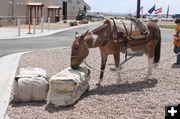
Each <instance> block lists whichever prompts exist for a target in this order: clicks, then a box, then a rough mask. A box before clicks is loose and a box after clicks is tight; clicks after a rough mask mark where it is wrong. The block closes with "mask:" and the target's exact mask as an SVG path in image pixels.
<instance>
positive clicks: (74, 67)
mask: <svg viewBox="0 0 180 119" xmlns="http://www.w3.org/2000/svg"><path fill="white" fill-rule="evenodd" d="M71 68H72V69H74V70H78V69H79V65H71Z"/></svg>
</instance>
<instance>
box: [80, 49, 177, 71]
mask: <svg viewBox="0 0 180 119" xmlns="http://www.w3.org/2000/svg"><path fill="white" fill-rule="evenodd" d="M177 55H180V52H179V53H177V54H176V55H173V56H171V57H169V58H167V59H164V60H161V62H159V63H156V64H153V65H150V66H149V67H153V66H157V65H158V64H161V63H163V62H166V61H168V60H170V59H172V58H174V57H175V56H177ZM125 62H126V61H124V63H125ZM83 63H84V64H85V65H86V66H87V67H88V68H90V69H92V70H96V71H103V72H120V71H121V70H122V69H123V68H124V67H122V64H124V63H121V65H120V66H119V67H120V70H119V71H112V70H100V69H95V68H93V67H92V66H90V65H89V64H87V62H86V59H85V60H84V61H83ZM147 68H148V67H147V66H146V67H143V68H140V69H134V70H128V71H129V72H131V71H140V70H143V69H147Z"/></svg>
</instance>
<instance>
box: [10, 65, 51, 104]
mask: <svg viewBox="0 0 180 119" xmlns="http://www.w3.org/2000/svg"><path fill="white" fill-rule="evenodd" d="M48 88H49V84H48V79H47V74H46V71H45V70H43V69H40V68H20V69H19V75H18V76H16V78H15V81H14V94H13V99H14V100H15V101H17V102H29V101H45V100H46V98H47V92H48Z"/></svg>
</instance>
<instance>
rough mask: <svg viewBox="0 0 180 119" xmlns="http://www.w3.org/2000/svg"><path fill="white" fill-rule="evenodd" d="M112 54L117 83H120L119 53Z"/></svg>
mask: <svg viewBox="0 0 180 119" xmlns="http://www.w3.org/2000/svg"><path fill="white" fill-rule="evenodd" d="M113 55H114V62H115V66H116V74H117V84H120V82H121V76H120V70H121V68H120V66H119V63H120V54H119V53H116V54H113Z"/></svg>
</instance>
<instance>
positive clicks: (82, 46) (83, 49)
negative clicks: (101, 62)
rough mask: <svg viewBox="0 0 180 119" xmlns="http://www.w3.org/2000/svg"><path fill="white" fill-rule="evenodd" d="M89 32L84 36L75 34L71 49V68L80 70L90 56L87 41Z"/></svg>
mask: <svg viewBox="0 0 180 119" xmlns="http://www.w3.org/2000/svg"><path fill="white" fill-rule="evenodd" d="M88 33H89V32H88V31H87V32H86V33H84V34H83V35H79V34H78V33H76V34H75V40H74V42H73V44H72V47H71V68H72V69H75V70H76V69H78V68H79V65H80V64H81V63H82V61H83V60H84V58H86V57H87V56H88V54H89V49H88V48H89V47H88V44H87V41H86V38H87V36H88Z"/></svg>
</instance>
